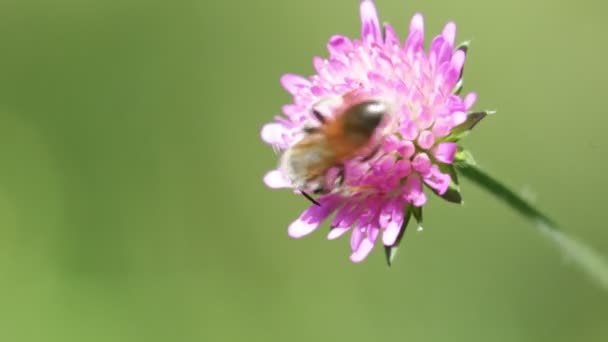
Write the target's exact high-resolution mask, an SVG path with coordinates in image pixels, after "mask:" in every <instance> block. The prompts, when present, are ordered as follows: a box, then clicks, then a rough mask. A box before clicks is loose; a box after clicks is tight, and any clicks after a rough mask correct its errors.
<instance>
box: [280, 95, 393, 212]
mask: <svg viewBox="0 0 608 342" xmlns="http://www.w3.org/2000/svg"><path fill="white" fill-rule="evenodd" d="M388 110H389V109H388V106H387V105H386V104H385V103H384V102H382V101H379V100H375V99H369V98H363V97H361V96H356V95H355V94H353V93H348V94H346V95H344V96H343V97H342V104H341V105H340V106H338V108H337V109H335V110H334V111H333V115H331V116H325V115H323V114H321V112H320V111H319V110H318V109H317V108H315V106H313V108H312V110H311V114H312V116H313V117H314V119H315V120H316V121H317V122H318V123H319V124H318V125H315V126H306V127H305V128H304V130H303V133H304V135H303V137H302V138H301V139H300V140H299V141H298V142H296V143H295V144H294V145H292V146H291V147H289V148H288V149H287V150H285V152H284V153H283V155H282V156H281V160H280V162H279V169H280V170H281V171H282V173H283V174H284V175H285V176H286V177H287V178H288V179H289V180H290V181H291V183H292V185H293V186H294V187H295V188H297V189H299V190H301V191H302V193H303V194H304V195H305V196H306V197H308V198H309V199H311V198H310V196H308V195H307V194H306V191H310V192H313V193H317V194H318V193H326V192H328V191H329V190H331V187H332V186H333V185H331V184H326V183H327V182H326V177H327V173H328V171H329V170H330V169H332V168H334V167H337V168H338V169H339V173H340V174H339V176H338V179H340V180H343V179H344V176H345V175H344V167H343V164H344V162H346V161H349V160H351V159H353V158H355V157H358V156H361V154H362V153H363V152H364V151H366V150H367V149H368V147H370V144H371V142H372V140H373V137H374V135H375V132H376V129H377V128H378V127H379V126H380V124H381V123H382V122H383V119H384V118H385V116H386V115H387V114H388ZM377 147H378V146H376V147H375V148H372V151H371V153H369V154H368V155H367V156H361V157H363V159H367V158H370V157H372V156H373V155H374V154H375V153H376V152H377ZM338 186H339V184H338ZM311 200H312V199H311ZM313 202H314V200H313ZM315 203H316V202H315Z"/></svg>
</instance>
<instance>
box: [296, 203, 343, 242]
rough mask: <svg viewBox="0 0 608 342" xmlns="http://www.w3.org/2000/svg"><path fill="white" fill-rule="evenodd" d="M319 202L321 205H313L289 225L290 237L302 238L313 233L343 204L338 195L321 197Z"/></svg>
mask: <svg viewBox="0 0 608 342" xmlns="http://www.w3.org/2000/svg"><path fill="white" fill-rule="evenodd" d="M317 201H318V202H319V204H321V205H316V204H313V205H311V206H310V207H309V208H308V209H306V210H305V211H304V212H303V213H302V214H301V215H300V217H299V218H298V219H297V220H295V221H294V222H293V223H291V224H290V225H289V228H288V229H287V232H288V233H289V236H291V237H292V238H301V237H303V236H305V235H308V234H310V233H312V232H313V231H314V230H315V229H317V227H319V225H320V224H321V222H323V221H324V220H325V219H326V218H327V217H328V216H329V215H331V213H332V212H333V211H334V210H335V209H336V208H337V207H338V206H339V205H340V204H341V198H340V196H338V195H329V196H325V197H321V198H319V199H318V200H317Z"/></svg>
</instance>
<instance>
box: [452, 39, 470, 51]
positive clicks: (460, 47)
mask: <svg viewBox="0 0 608 342" xmlns="http://www.w3.org/2000/svg"><path fill="white" fill-rule="evenodd" d="M470 46H471V41H470V40H467V41H464V42H462V43H460V45H458V46H457V47H456V50H461V51H464V53H465V54H466V53H468V52H469V47H470Z"/></svg>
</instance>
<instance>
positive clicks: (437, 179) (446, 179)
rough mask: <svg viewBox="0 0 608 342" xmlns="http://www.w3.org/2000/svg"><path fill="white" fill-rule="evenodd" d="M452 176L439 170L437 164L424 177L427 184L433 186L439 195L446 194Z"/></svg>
mask: <svg viewBox="0 0 608 342" xmlns="http://www.w3.org/2000/svg"><path fill="white" fill-rule="evenodd" d="M451 181H452V177H451V176H450V175H449V174H447V173H442V172H441V171H439V167H438V166H437V165H433V166H432V167H431V170H430V171H429V173H428V174H427V175H426V176H425V177H424V182H425V183H426V185H428V186H430V187H431V188H433V189H434V190H435V191H437V193H438V194H439V195H443V194H445V192H446V191H448V188H449V186H450V182H451Z"/></svg>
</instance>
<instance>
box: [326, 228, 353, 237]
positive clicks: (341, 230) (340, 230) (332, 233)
mask: <svg viewBox="0 0 608 342" xmlns="http://www.w3.org/2000/svg"><path fill="white" fill-rule="evenodd" d="M349 230H350V226H349V227H336V228H332V229H331V230H330V231H329V233H328V234H327V240H335V239H337V238H339V237H340V236H342V235H344V233H346V232H347V231H349Z"/></svg>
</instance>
